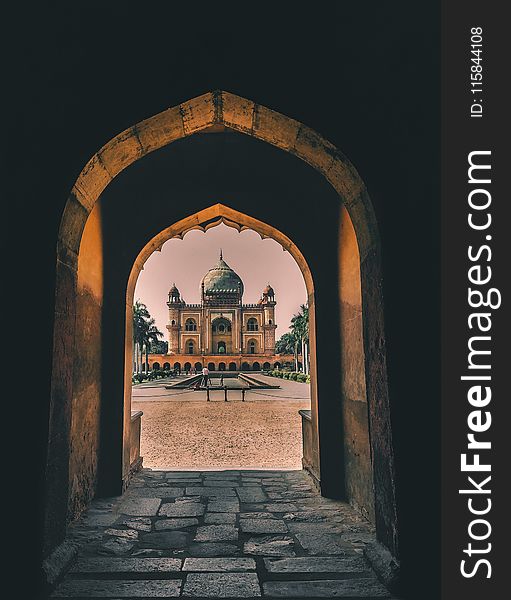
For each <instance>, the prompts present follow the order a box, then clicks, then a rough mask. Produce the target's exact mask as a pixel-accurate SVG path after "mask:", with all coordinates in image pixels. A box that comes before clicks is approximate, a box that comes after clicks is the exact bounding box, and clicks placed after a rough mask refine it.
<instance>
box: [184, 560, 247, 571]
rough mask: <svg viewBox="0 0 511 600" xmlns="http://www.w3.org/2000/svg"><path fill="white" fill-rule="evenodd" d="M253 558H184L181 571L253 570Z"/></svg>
mask: <svg viewBox="0 0 511 600" xmlns="http://www.w3.org/2000/svg"><path fill="white" fill-rule="evenodd" d="M255 568H256V562H255V560H254V559H253V558H186V559H185V562H184V565H183V571H209V572H215V571H216V572H229V573H233V572H236V571H255Z"/></svg>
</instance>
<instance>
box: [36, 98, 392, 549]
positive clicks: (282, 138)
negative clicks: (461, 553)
mask: <svg viewBox="0 0 511 600" xmlns="http://www.w3.org/2000/svg"><path fill="white" fill-rule="evenodd" d="M215 128H225V129H228V130H232V131H235V132H238V133H242V134H244V135H248V136H252V137H254V138H256V139H259V140H262V141H264V142H266V143H268V144H270V145H272V146H274V147H277V148H279V149H281V150H283V151H285V152H288V153H290V154H292V155H294V156H296V157H298V158H299V159H301V160H303V161H304V162H306V163H307V164H309V165H310V166H311V167H313V168H314V169H316V170H317V171H318V172H319V173H320V174H321V175H322V176H323V177H324V178H325V179H326V180H327V181H328V182H329V183H330V184H331V186H332V187H333V188H334V189H335V191H336V192H337V194H338V196H339V199H340V202H341V203H342V204H343V205H344V207H345V208H346V210H347V212H348V214H349V217H350V220H351V222H352V224H353V228H354V230H355V233H356V240H357V244H358V252H359V258H360V278H361V282H362V284H361V287H362V307H363V326H364V350H365V355H366V364H365V375H366V379H367V401H368V406H369V430H370V435H371V455H372V462H373V469H374V481H373V485H374V494H375V507H376V515H375V520H376V527H377V533H378V536H379V538H380V540H381V541H382V542H383V543H384V544H385V545H386V546H387V547H388V548H389V549H390V550H391V552H393V554H395V555H398V539H397V512H396V501H395V487H394V486H395V483H394V482H395V473H394V460H393V449H392V430H391V422H390V405H389V397H388V386H387V377H386V362H385V352H384V344H385V336H384V324H383V308H382V307H383V297H382V274H381V256H380V238H379V233H378V228H377V224H376V218H375V214H374V210H373V207H372V204H371V201H370V198H369V195H368V193H367V190H366V188H365V185H364V183H363V182H362V179H361V178H360V176H359V174H358V173H357V171H356V169H355V168H354V167H353V165H352V164H351V163H350V162H349V161H348V160H347V159H346V157H345V156H344V155H343V154H342V153H341V152H340V151H339V150H338V149H337V148H336V147H335V146H334V145H333V144H331V143H330V142H329V141H327V140H326V139H325V138H324V137H322V136H321V135H320V134H318V133H317V132H315V131H314V130H312V129H310V128H309V127H307V126H305V125H303V124H301V123H299V122H298V121H296V120H294V119H292V118H289V117H286V116H284V115H282V114H280V113H278V112H276V111H273V110H271V109H269V108H266V107H264V106H262V105H260V104H257V103H255V102H253V101H251V100H247V99H245V98H242V97H240V96H237V95H235V94H232V93H229V92H226V91H214V92H208V93H205V94H203V95H201V96H199V97H197V98H193V99H191V100H189V101H186V102H183V103H181V104H180V105H178V106H174V107H171V108H168V109H167V110H165V111H163V112H161V113H159V114H157V115H155V116H153V117H150V118H148V119H146V120H144V121H142V122H140V123H137V124H136V125H133V126H132V127H130V128H128V129H126V130H125V131H123V132H121V133H120V134H119V135H117V136H115V137H114V138H113V139H112V140H110V141H109V142H107V143H106V144H105V145H104V146H103V147H102V148H101V149H100V150H99V151H98V152H97V153H96V154H95V155H94V156H93V157H92V158H91V159H90V160H89V161H88V162H87V164H86V165H85V167H84V168H83V170H82V171H81V173H80V174H79V176H78V178H77V180H76V182H75V184H74V186H73V188H72V190H71V192H70V195H69V197H68V200H67V202H66V205H65V208H64V211H63V216H62V219H61V223H60V228H59V233H58V240H57V249H56V281H57V285H56V296H55V321H54V336H53V366H52V382H51V398H50V416H49V420H50V422H49V446H48V458H47V485H48V488H47V490H48V493H47V496H46V505H47V507H48V506H49V505H51V504H52V503H56V505H59V507H57V508H56V509H55V510H56V512H57V513H58V511H59V508H60V509H62V510H61V513H66V512H67V502H68V498H64V495H63V494H60V496H62V497H60V496H59V494H58V490H63V489H64V490H66V492H67V490H68V485H69V484H68V483H67V484H66V480H65V478H66V473H65V468H64V469H63V468H62V465H61V464H59V465H57V463H58V462H59V461H62V460H64V461H65V460H66V458H67V457H68V456H69V434H70V429H71V414H70V409H71V406H72V397H73V380H72V377H70V376H69V374H70V373H72V372H73V360H74V339H75V332H76V327H77V324H76V314H77V306H76V298H77V282H78V258H79V253H80V245H81V241H82V236H83V232H84V228H85V226H86V223H87V220H88V218H89V216H90V214H91V212H92V210H93V208H94V207H95V205H96V203H97V202H98V199H99V197H100V195H101V193H102V192H103V190H105V189H106V187H107V186H108V185H109V184H110V182H112V181H113V179H114V178H115V177H116V176H117V175H118V174H119V173H120V172H121V171H123V170H124V169H126V168H127V167H128V166H129V165H131V164H132V163H134V162H135V161H137V160H139V159H140V158H142V157H143V156H145V155H147V154H149V153H151V152H154V151H155V150H158V149H160V148H162V147H164V146H166V145H168V144H171V143H173V142H175V141H177V140H180V139H183V138H185V137H187V136H191V135H195V134H198V133H201V132H207V131H208V130H214V129H215ZM222 219H223V222H224V223H225V224H227V225H229V226H234V227H237V224H236V221H231V220H230V219H229V217H228V216H222ZM201 227H202V226H201V225H200V223H199V222H198V221H197V217H196V215H192V216H191V217H190V218H189V219H188V223H187V227H185V228H182V230H181V232H180V235H184V234H185V233H186V231H188V230H190V229H197V228H201ZM205 227H206V229H207V226H205ZM157 237H158V236H157ZM267 237H272V236H271V235H268V236H267ZM158 247H160V248H161V243H159V242H158V240H154V245H153V247H152V248H151V249H149V248H147V250H146V251H147V252H148V254H150V253H152V252H153V251H154V250H157V249H158ZM285 249H287V250H289V251H291V249H290V248H288V247H286V248H285ZM296 250H297V249H296ZM138 260H140V261H142V262H141V263H139V264H138V265H136V268H139V269H141V268H142V266H143V262H145V259H144V258H143V257H141V256H139V258H138V259H137V261H138ZM297 262H298V261H297ZM299 266H300V268H301V267H302V265H300V263H299ZM302 272H304V277H305V272H306V271H304V270H303V269H302ZM308 283H309V285H310V287H312V281H309V282H307V279H306V285H307V284H308ZM309 285H308V289H309ZM382 347H383V351H382ZM311 354H314V352H313V351H312V353H311ZM130 362H131V358H130ZM381 415H384V416H383V417H381ZM129 418H130V415H126V414H125V416H124V422H123V431H124V435H126V436H127V435H129ZM314 451H315V452H317V454H318V456H317V459H318V464H319V463H320V457H319V444H316V446H315V448H314ZM125 454H126V453H125V452H124V453H123V464H124V465H125V464H126V456H124V455H125ZM123 470H124V469H123ZM128 481H129V469H128V473H127V474H126V473H124V474H123V478H122V489H124V487H125V486H126V485H127V484H128ZM327 493H328V492H327ZM86 501H87V499H85V502H86ZM55 510H54V511H53V512H55ZM50 512H51V511H48V510H47V511H46V516H45V529H46V530H47V531H50V530H51V531H52V532H54V535H47V536H46V540H47V546H46V548H45V551H49V550H50V549H51V546H53V547H55V545H56V543H55V541H56V540H58V538H60V539H63V536H64V535H65V523H64V525H62V522H61V523H57V521H56V520H55V518H54V517H52V515H51V514H50ZM60 521H62V519H60Z"/></svg>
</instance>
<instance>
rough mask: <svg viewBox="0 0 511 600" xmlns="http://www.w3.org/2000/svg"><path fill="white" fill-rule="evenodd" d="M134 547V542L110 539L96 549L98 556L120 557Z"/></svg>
mask: <svg viewBox="0 0 511 600" xmlns="http://www.w3.org/2000/svg"><path fill="white" fill-rule="evenodd" d="M134 547H135V542H133V541H131V540H128V539H126V538H115V537H114V538H111V539H110V540H108V541H107V542H105V543H104V544H101V546H100V547H99V549H98V552H99V553H100V554H115V555H118V556H119V555H122V554H127V553H128V552H130V551H131V550H133V548H134Z"/></svg>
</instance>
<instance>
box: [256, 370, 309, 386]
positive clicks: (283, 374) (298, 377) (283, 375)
mask: <svg viewBox="0 0 511 600" xmlns="http://www.w3.org/2000/svg"><path fill="white" fill-rule="evenodd" d="M266 374H267V375H269V376H270V377H279V378H280V379H290V380H291V381H298V383H310V380H311V378H310V375H305V373H297V372H296V371H283V370H282V369H274V370H273V371H267V373H266Z"/></svg>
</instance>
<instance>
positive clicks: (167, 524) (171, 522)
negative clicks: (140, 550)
mask: <svg viewBox="0 0 511 600" xmlns="http://www.w3.org/2000/svg"><path fill="white" fill-rule="evenodd" d="M198 524H199V521H198V519H193V518H189V517H184V518H181V519H160V520H159V521H156V522H155V524H154V529H155V530H156V531H164V530H168V529H183V528H186V527H193V526H195V525H198Z"/></svg>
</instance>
